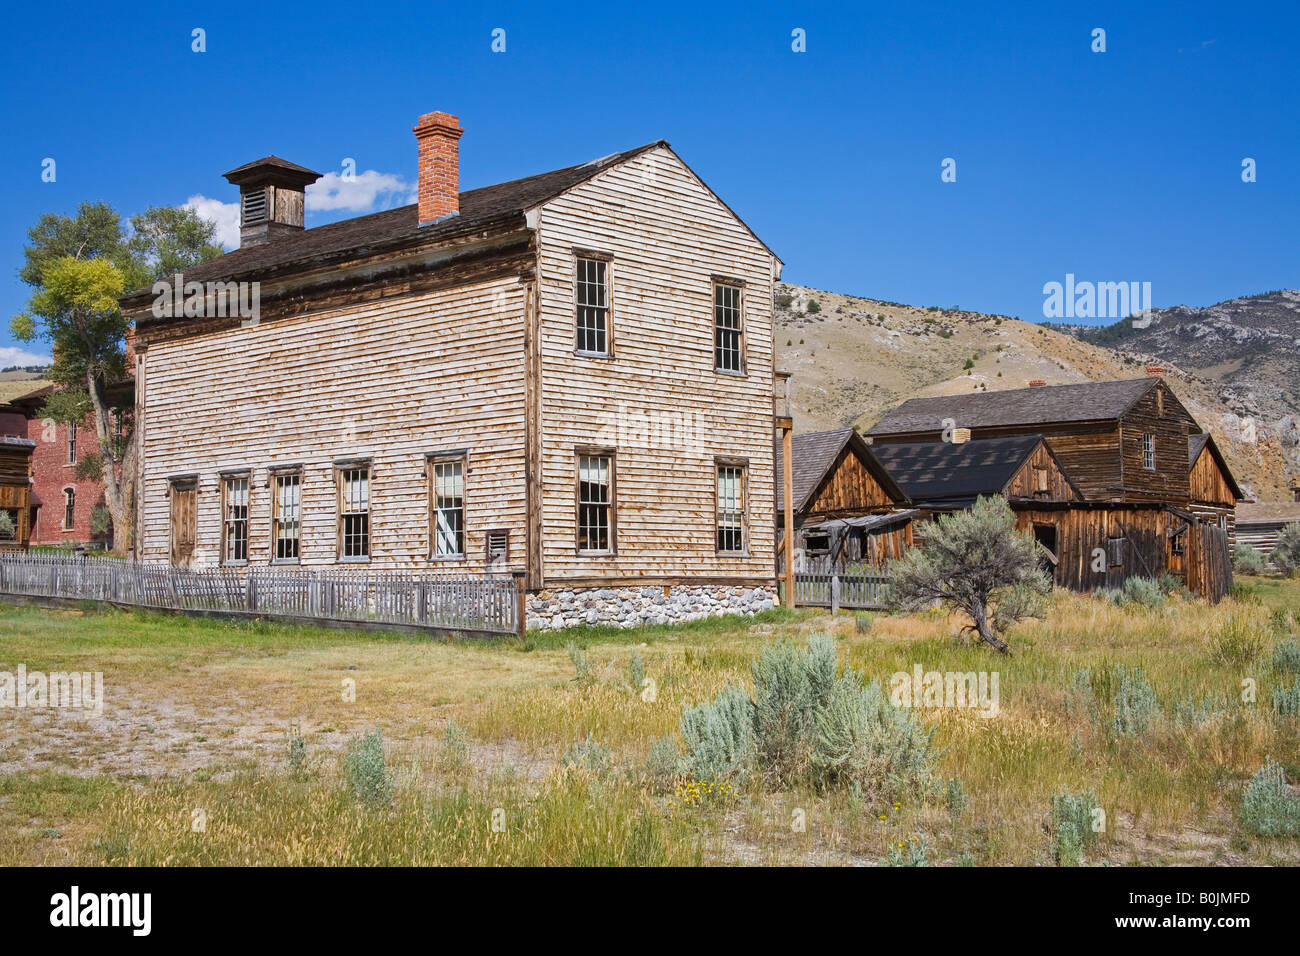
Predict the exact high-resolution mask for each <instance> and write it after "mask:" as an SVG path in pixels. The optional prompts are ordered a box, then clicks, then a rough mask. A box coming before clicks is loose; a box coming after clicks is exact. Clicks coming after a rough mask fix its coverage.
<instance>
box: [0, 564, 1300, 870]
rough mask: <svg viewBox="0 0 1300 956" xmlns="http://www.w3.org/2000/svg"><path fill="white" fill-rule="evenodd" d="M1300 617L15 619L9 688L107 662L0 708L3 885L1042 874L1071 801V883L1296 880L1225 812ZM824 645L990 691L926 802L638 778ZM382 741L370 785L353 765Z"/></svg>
mask: <svg viewBox="0 0 1300 956" xmlns="http://www.w3.org/2000/svg"><path fill="white" fill-rule="evenodd" d="M1297 616H1300V582H1295V581H1289V582H1288V581H1280V580H1277V579H1268V580H1253V581H1249V582H1248V583H1246V584H1245V585H1244V588H1243V589H1242V592H1241V593H1240V594H1239V596H1238V597H1237V598H1236V599H1233V600H1228V601H1225V602H1223V603H1222V604H1220V605H1219V606H1217V607H1209V606H1207V605H1205V604H1204V603H1201V602H1192V601H1184V600H1182V599H1179V598H1177V597H1173V598H1170V599H1169V600H1168V601H1166V602H1165V603H1164V604H1163V605H1161V606H1159V607H1154V608H1147V607H1140V606H1126V607H1118V606H1114V605H1112V604H1110V603H1107V602H1104V601H1102V600H1100V599H1097V598H1091V597H1080V596H1076V595H1071V594H1067V593H1063V592H1057V593H1056V594H1055V595H1054V596H1053V598H1052V600H1051V602H1050V606H1049V611H1048V614H1047V617H1046V619H1045V620H1041V621H1036V620H1034V621H1026V622H1023V623H1021V624H1020V625H1017V626H1016V627H1015V628H1014V629H1013V630H1012V632H1011V637H1010V640H1011V644H1012V646H1013V648H1014V649H1015V654H1014V655H1013V656H1011V657H1009V658H1000V657H998V656H996V655H994V654H991V653H989V652H988V651H986V650H984V649H982V648H979V647H974V646H969V645H964V644H961V643H959V642H958V640H957V638H956V634H957V632H958V624H959V622H957V621H956V620H955V619H949V618H947V617H945V616H944V615H942V614H939V613H937V612H931V613H927V614H916V615H877V616H874V619H871V620H868V619H867V618H865V617H860V616H853V615H843V614H842V615H839V616H837V617H835V618H831V617H830V616H828V615H826V614H824V613H819V612H813V611H799V612H790V611H776V612H768V614H766V615H763V616H761V617H760V618H758V619H754V620H748V621H735V620H722V619H718V620H711V621H707V622H700V623H697V624H695V625H692V626H685V627H680V628H676V629H672V628H650V629H646V630H640V631H623V632H619V631H608V630H584V631H578V632H572V633H570V634H568V635H563V636H559V635H551V634H545V635H541V634H539V635H536V636H533V637H530V639H529V640H528V641H527V642H525V643H519V642H516V641H502V642H497V643H488V644H469V643H455V644H448V643H433V642H430V641H427V640H423V639H419V638H414V637H393V636H379V635H373V634H350V633H343V632H338V631H326V630H312V629H301V628H288V627H281V626H277V625H272V624H260V623H256V624H231V623H224V622H216V621H206V620H191V619H186V618H180V617H170V616H163V615H153V614H138V613H123V612H117V611H101V610H97V609H94V608H87V609H85V610H81V611H52V610H44V609H36V608H28V607H5V608H0V671H9V672H14V671H16V669H17V667H18V666H19V665H20V664H21V665H23V666H25V668H26V669H27V671H28V672H29V673H30V672H33V671H41V672H47V673H48V672H57V671H73V670H78V671H101V672H102V673H103V681H104V705H103V711H102V714H101V715H94V714H85V713H81V712H76V711H70V710H56V709H49V708H47V709H30V708H16V709H15V708H5V709H0V727H2V728H3V733H0V863H4V864H10V865H12V864H56V863H57V864H63V863H68V864H91V865H96V864H144V865H151V864H181V865H183V864H198V865H202V864H236V865H239V864H319V865H380V864H443V863H445V864H625V863H630V864H694V863H703V864H723V865H726V864H750V863H761V864H832V865H838V864H848V865H888V864H889V863H891V862H893V863H895V864H897V863H899V862H906V861H908V860H912V861H916V860H918V859H921V858H923V859H924V861H925V862H926V863H927V864H929V865H972V864H973V865H990V864H992V865H997V864H1021V865H1037V864H1053V863H1055V862H1056V860H1057V841H1056V838H1055V837H1054V834H1053V825H1052V816H1051V805H1052V798H1053V794H1054V793H1057V792H1059V791H1062V790H1068V791H1069V792H1070V793H1075V794H1077V793H1080V792H1082V791H1085V790H1092V791H1093V792H1094V793H1095V795H1096V797H1097V802H1098V804H1099V806H1100V808H1101V809H1102V810H1103V811H1104V827H1103V828H1102V829H1100V831H1099V832H1097V833H1096V838H1095V840H1090V841H1089V843H1088V845H1087V846H1086V847H1085V848H1084V849H1083V852H1082V861H1083V862H1084V863H1085V864H1089V865H1095V864H1102V863H1109V864H1115V865H1130V864H1154V865H1161V864H1175V865H1176V864H1215V863H1236V864H1242V863H1245V864H1271V863H1295V862H1298V861H1300V841H1298V840H1297V839H1295V838H1293V837H1259V836H1257V835H1255V834H1253V833H1249V832H1247V831H1246V829H1245V828H1243V826H1242V824H1241V822H1240V807H1241V801H1242V793H1243V789H1244V787H1245V785H1246V784H1247V783H1248V782H1249V781H1250V779H1251V777H1252V776H1253V775H1254V774H1255V773H1256V772H1257V771H1258V770H1259V769H1260V767H1261V765H1262V764H1263V763H1264V761H1265V759H1266V758H1267V757H1272V758H1273V759H1274V760H1276V761H1277V762H1278V763H1280V764H1281V765H1282V766H1283V767H1284V768H1285V771H1286V774H1287V776H1288V778H1289V779H1290V780H1291V781H1295V780H1296V778H1297V777H1300V718H1297V717H1295V716H1288V715H1285V714H1282V713H1278V712H1277V710H1276V709H1275V707H1274V706H1273V704H1272V703H1271V695H1272V693H1273V691H1274V689H1276V688H1278V687H1284V686H1290V684H1291V683H1292V682H1293V681H1295V680H1297V675H1295V674H1292V673H1290V672H1289V671H1288V670H1287V668H1286V666H1285V665H1284V663H1283V664H1280V663H1279V660H1281V657H1282V656H1281V655H1278V653H1277V652H1276V648H1277V646H1278V645H1279V644H1280V643H1282V642H1284V641H1285V640H1286V637H1287V634H1288V632H1290V633H1294V631H1295V629H1296V628H1295V618H1296V617H1297ZM816 633H829V634H833V635H834V636H835V637H836V638H837V640H838V653H839V656H840V659H841V663H842V664H845V665H848V666H851V667H853V668H854V669H856V670H857V671H858V672H860V673H861V674H863V675H864V676H865V677H867V678H868V679H876V680H879V681H880V682H881V683H882V684H884V685H886V686H887V685H888V682H889V678H890V675H891V674H893V673H895V672H898V671H905V672H911V671H912V669H913V667H914V665H916V664H920V665H922V667H923V669H924V670H927V671H928V670H939V671H996V672H997V673H998V676H999V709H998V713H997V715H996V716H995V717H993V718H990V719H985V718H981V717H979V716H978V715H976V714H975V713H974V712H972V711H970V710H962V709H953V708H949V709H944V708H923V709H920V710H919V711H917V717H918V719H919V720H920V721H921V722H922V723H923V724H924V725H925V726H927V727H928V728H932V729H933V731H934V742H935V744H936V745H937V747H938V748H939V750H940V755H939V757H938V758H937V762H936V765H935V766H934V778H935V784H934V786H933V787H932V788H930V789H929V790H927V791H926V792H924V793H920V794H917V795H915V796H914V797H911V798H908V799H904V800H893V799H891V800H889V801H886V802H884V803H882V804H877V803H873V802H872V801H871V800H870V799H869V798H864V797H862V796H861V794H860V793H856V792H846V791H842V790H840V791H836V790H818V789H815V788H812V787H798V786H796V787H794V788H788V787H787V788H782V787H777V786H773V785H771V783H770V781H769V782H766V784H765V781H764V780H763V778H762V777H758V778H755V779H754V780H752V781H751V782H749V783H748V784H746V785H744V786H741V787H739V788H734V789H733V788H729V787H726V786H721V785H720V786H714V785H712V782H710V781H693V780H690V779H688V778H686V777H684V776H679V777H677V778H676V779H671V778H665V774H664V773H663V771H662V759H659V761H658V769H656V758H655V754H654V753H653V752H654V751H655V750H656V748H655V742H656V741H659V740H661V739H662V738H664V737H665V736H667V737H668V738H669V740H671V741H673V742H674V743H675V744H676V745H677V746H680V744H681V737H680V735H679V732H678V727H679V722H680V719H681V716H682V709H683V706H690V705H695V704H698V703H700V702H702V701H705V700H707V699H710V698H711V697H713V695H714V694H715V693H716V692H717V691H718V689H719V688H721V687H722V686H723V685H724V684H726V683H728V682H731V683H736V684H740V685H741V686H745V687H752V685H753V679H752V676H751V664H752V662H753V661H754V659H755V657H756V656H757V654H758V651H759V649H760V648H761V647H762V646H763V645H764V644H765V643H767V642H771V641H775V640H781V639H789V640H791V641H793V642H794V643H795V644H797V645H802V644H803V643H804V642H805V641H806V640H807V638H808V637H809V636H810V635H812V634H816ZM570 642H572V643H573V646H572V647H570V646H569V644H570ZM1138 667H1140V668H1141V669H1142V672H1143V674H1144V675H1145V679H1146V680H1147V681H1148V682H1149V684H1150V686H1151V688H1153V689H1154V693H1155V701H1154V704H1153V705H1152V704H1151V703H1150V702H1148V705H1147V706H1148V710H1149V713H1148V714H1147V715H1146V718H1145V719H1144V720H1143V721H1142V725H1141V727H1140V729H1138V730H1137V731H1136V732H1133V731H1132V729H1131V728H1129V731H1130V732H1122V731H1121V730H1119V729H1117V728H1118V727H1119V724H1118V723H1117V715H1116V705H1115V697H1116V689H1117V687H1118V686H1119V685H1120V684H1121V683H1122V675H1123V674H1124V673H1132V671H1133V669H1134V668H1138ZM641 671H643V672H644V677H645V678H648V679H649V680H650V681H651V682H652V691H651V692H644V691H643V692H641V693H637V692H636V691H635V690H634V688H633V682H634V681H636V682H637V683H638V684H640V682H641ZM1084 671H1086V672H1087V673H1086V674H1081V672H1084ZM1243 681H1247V682H1254V686H1255V687H1256V688H1257V689H1256V695H1255V699H1254V701H1253V702H1252V701H1250V700H1242V696H1243V695H1242V687H1243ZM353 691H354V693H353ZM1247 696H1249V695H1247ZM375 728H379V729H380V732H381V734H382V740H383V750H382V752H383V755H384V757H383V766H382V767H380V768H378V769H376V767H375V765H374V763H373V759H372V760H371V763H369V764H366V763H365V759H364V754H362V755H361V756H356V755H354V758H353V762H352V763H349V761H348V760H347V758H346V755H347V753H348V751H349V744H350V742H351V741H353V740H354V739H356V738H359V737H361V736H362V735H363V734H366V733H367V732H369V731H373V730H374V729H375ZM575 745H576V746H575ZM663 747H664V745H663V744H662V743H661V744H660V746H659V748H658V756H659V758H662V754H663ZM362 750H364V748H362ZM358 753H359V754H361V751H358ZM370 755H371V757H372V758H373V751H371V754H370ZM358 761H359V763H358ZM345 764H347V767H345ZM357 767H360V768H361V769H360V770H358V769H357ZM348 768H351V769H348ZM358 775H360V777H361V778H363V779H369V780H371V781H374V780H379V781H380V782H381V785H380V787H379V792H378V796H377V797H375V798H374V799H361V798H359V797H358V795H357V792H356V787H355V784H354V785H353V786H351V787H350V786H349V785H348V782H347V781H348V780H353V781H355V779H357V777H358ZM953 780H956V781H958V782H959V783H958V784H952V783H950V781H953ZM797 821H802V826H798V825H792V824H795V823H796V822H797ZM922 848H923V849H922Z"/></svg>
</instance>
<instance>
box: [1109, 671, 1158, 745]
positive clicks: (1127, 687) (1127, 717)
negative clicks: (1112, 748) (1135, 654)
mask: <svg viewBox="0 0 1300 956" xmlns="http://www.w3.org/2000/svg"><path fill="white" fill-rule="evenodd" d="M1116 676H1117V677H1118V679H1119V688H1118V690H1117V691H1116V692H1115V720H1114V723H1113V726H1114V728H1115V733H1117V734H1121V735H1124V736H1131V735H1133V734H1141V733H1145V732H1146V731H1147V730H1148V729H1150V727H1151V724H1152V722H1153V721H1154V720H1155V717H1156V714H1158V713H1159V712H1160V705H1159V702H1158V701H1157V700H1156V690H1155V688H1154V687H1152V686H1151V682H1150V681H1148V680H1147V679H1146V674H1145V673H1144V672H1143V670H1142V668H1141V667H1135V668H1133V669H1132V670H1130V669H1128V668H1126V667H1124V666H1123V665H1120V667H1119V668H1118V669H1117V671H1116Z"/></svg>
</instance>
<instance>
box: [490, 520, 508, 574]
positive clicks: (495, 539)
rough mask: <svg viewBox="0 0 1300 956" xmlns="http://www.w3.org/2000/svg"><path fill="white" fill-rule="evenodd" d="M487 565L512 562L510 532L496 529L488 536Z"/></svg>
mask: <svg viewBox="0 0 1300 956" xmlns="http://www.w3.org/2000/svg"><path fill="white" fill-rule="evenodd" d="M486 548H487V563H488V564H489V565H493V564H503V563H505V562H506V561H509V560H510V532H509V531H507V530H505V529H504V528H494V529H493V530H491V531H489V532H488V533H487V536H486Z"/></svg>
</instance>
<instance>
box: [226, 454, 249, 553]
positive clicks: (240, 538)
mask: <svg viewBox="0 0 1300 956" xmlns="http://www.w3.org/2000/svg"><path fill="white" fill-rule="evenodd" d="M221 484H222V488H221V499H222V506H221V560H222V562H223V563H224V564H243V563H244V562H246V561H247V560H248V476H247V475H232V476H229V477H227V478H224V479H223V480H222V483H221Z"/></svg>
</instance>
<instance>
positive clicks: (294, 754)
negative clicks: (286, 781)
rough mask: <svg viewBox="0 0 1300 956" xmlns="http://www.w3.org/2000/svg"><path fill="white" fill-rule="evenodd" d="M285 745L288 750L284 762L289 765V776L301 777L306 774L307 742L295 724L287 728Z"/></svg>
mask: <svg viewBox="0 0 1300 956" xmlns="http://www.w3.org/2000/svg"><path fill="white" fill-rule="evenodd" d="M285 743H286V747H287V750H288V753H287V754H286V756H285V760H286V762H287V763H288V765H289V774H290V775H291V776H294V777H301V776H303V775H304V774H305V773H306V772H307V740H306V738H304V737H303V735H302V733H301V732H300V731H299V729H298V726H297V725H296V724H295V725H293V726H291V727H290V728H289V732H288V733H287V734H286V735H285Z"/></svg>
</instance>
